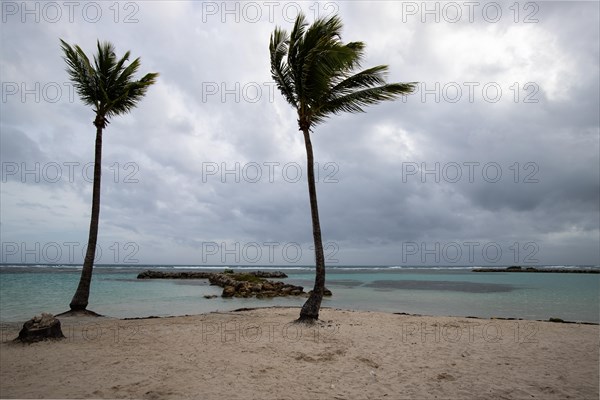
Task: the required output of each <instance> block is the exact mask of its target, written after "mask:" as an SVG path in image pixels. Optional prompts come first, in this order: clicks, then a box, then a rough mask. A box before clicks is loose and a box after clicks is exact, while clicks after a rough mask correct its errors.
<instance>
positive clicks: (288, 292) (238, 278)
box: [137, 270, 305, 299]
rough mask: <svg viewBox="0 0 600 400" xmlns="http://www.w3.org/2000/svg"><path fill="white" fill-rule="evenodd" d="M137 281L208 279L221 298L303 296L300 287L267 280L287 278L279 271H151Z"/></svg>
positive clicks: (139, 276)
mask: <svg viewBox="0 0 600 400" xmlns="http://www.w3.org/2000/svg"><path fill="white" fill-rule="evenodd" d="M137 278H138V279H208V281H209V282H210V284H211V285H216V286H220V287H222V288H223V292H222V293H221V297H256V298H258V299H260V298H270V297H280V296H300V295H303V294H305V292H304V288H303V287H302V286H295V285H290V284H288V283H285V282H279V281H271V280H268V279H267V278H287V275H286V274H285V273H283V272H281V271H252V272H244V273H240V272H234V271H233V270H225V271H224V272H184V271H181V272H172V271H152V270H147V271H144V272H141V273H139V274H138V276H137Z"/></svg>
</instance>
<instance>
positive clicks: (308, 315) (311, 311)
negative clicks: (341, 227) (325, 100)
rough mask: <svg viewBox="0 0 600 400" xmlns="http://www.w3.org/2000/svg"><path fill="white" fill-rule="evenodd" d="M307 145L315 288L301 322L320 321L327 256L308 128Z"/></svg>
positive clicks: (306, 134) (306, 131)
mask: <svg viewBox="0 0 600 400" xmlns="http://www.w3.org/2000/svg"><path fill="white" fill-rule="evenodd" d="M302 133H303V134H304V144H305V145H306V170H307V173H308V174H307V175H308V194H309V197H310V213H311V216H312V228H313V240H314V244H315V261H316V271H315V286H314V289H313V292H312V294H311V295H310V296H309V298H308V300H306V302H305V303H304V305H303V306H302V309H301V310H300V318H298V320H299V321H314V320H317V319H319V309H320V308H321V301H322V300H323V291H324V289H325V256H324V254H323V242H322V240H321V224H320V222H319V207H318V205H317V188H316V185H315V168H314V165H315V162H314V156H313V150H312V143H311V141H310V132H309V129H308V128H304V129H302Z"/></svg>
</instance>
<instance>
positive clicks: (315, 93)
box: [269, 14, 416, 322]
mask: <svg viewBox="0 0 600 400" xmlns="http://www.w3.org/2000/svg"><path fill="white" fill-rule="evenodd" d="M307 26H308V23H307V22H306V18H305V17H304V15H302V14H299V15H298V17H297V18H296V21H295V24H294V28H293V30H292V33H291V35H288V33H287V32H286V31H284V30H282V29H281V28H279V27H277V28H276V29H275V31H274V32H273V33H272V34H271V39H270V44H269V50H270V53H271V75H272V76H273V79H274V80H275V83H276V84H277V87H278V88H279V90H280V91H281V93H282V94H283V96H284V97H285V99H286V101H287V102H288V103H290V104H291V105H292V107H294V108H295V109H296V111H297V112H298V127H299V128H300V131H302V134H303V135H304V143H305V146H306V162H307V176H308V193H309V197H310V210H311V217H312V228H313V240H314V246H315V261H316V271H315V285H314V289H313V291H312V294H311V295H310V296H309V298H308V300H307V301H306V302H305V303H304V305H303V306H302V309H301V311H300V318H299V319H298V321H305V322H312V321H315V320H317V319H318V318H319V310H320V308H321V301H322V300H323V291H324V289H325V257H324V255H323V243H322V240H321V226H320V223H319V210H318V205H317V191H316V187H315V174H314V156H313V150H312V144H311V141H310V132H311V131H312V130H313V128H314V126H315V125H317V124H319V123H321V122H323V121H325V119H326V118H328V117H329V116H330V115H331V114H339V113H341V112H344V111H346V112H351V113H356V112H364V110H363V107H364V106H367V105H371V104H376V103H379V102H381V101H384V100H393V99H395V98H397V97H398V96H400V95H405V94H409V93H411V92H413V91H414V89H415V85H416V83H415V82H413V83H391V84H386V82H385V75H386V73H387V70H388V67H387V65H379V66H377V67H373V68H369V69H365V70H363V71H360V72H358V73H355V69H356V68H359V67H360V62H361V60H362V57H363V50H364V48H365V45H364V43H362V42H350V43H346V44H343V43H342V42H341V36H340V32H341V30H342V21H341V19H340V18H339V17H338V16H336V15H334V16H332V17H330V18H327V19H326V18H320V19H317V20H316V21H315V22H314V23H313V24H312V25H310V27H308V29H307ZM284 57H286V59H285V60H284Z"/></svg>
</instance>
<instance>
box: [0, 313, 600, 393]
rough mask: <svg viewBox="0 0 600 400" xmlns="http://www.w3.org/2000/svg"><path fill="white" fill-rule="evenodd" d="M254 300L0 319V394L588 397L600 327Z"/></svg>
mask: <svg viewBox="0 0 600 400" xmlns="http://www.w3.org/2000/svg"><path fill="white" fill-rule="evenodd" d="M297 315H298V310H297V309H293V308H265V309H256V310H249V311H242V312H227V313H210V314H204V315H197V316H186V317H172V318H150V319H134V320H118V319H111V318H90V317H86V318H83V319H81V318H80V319H77V318H73V317H68V318H62V319H61V322H62V327H63V332H64V334H65V336H66V338H65V339H63V340H61V341H46V342H40V343H34V344H31V345H23V344H20V343H13V342H11V340H12V339H13V338H15V337H16V336H17V333H18V327H17V326H13V327H4V328H3V330H2V343H1V345H0V367H1V371H0V382H1V387H0V397H2V398H139V399H163V398H204V399H222V398H227V399H253V398H261V399H306V398H315V399H382V398H388V399H490V398H495V399H525V398H527V399H534V398H538V399H565V398H571V399H597V398H598V387H599V367H598V350H599V335H598V333H599V328H598V326H597V325H579V324H561V323H550V322H538V321H524V320H519V321H511V320H495V319H491V320H490V319H474V318H463V317H427V316H410V315H396V314H389V313H379V312H356V311H346V310H334V309H324V310H322V313H321V321H320V323H318V324H317V325H314V326H307V325H299V324H294V323H292V321H293V320H294V319H295V318H296V317H297Z"/></svg>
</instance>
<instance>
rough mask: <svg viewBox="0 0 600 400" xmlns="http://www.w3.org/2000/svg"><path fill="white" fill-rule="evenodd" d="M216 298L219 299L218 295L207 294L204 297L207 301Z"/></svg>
mask: <svg viewBox="0 0 600 400" xmlns="http://www.w3.org/2000/svg"><path fill="white" fill-rule="evenodd" d="M216 297H218V296H217V295H216V294H205V295H204V298H205V299H214V298H216Z"/></svg>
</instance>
